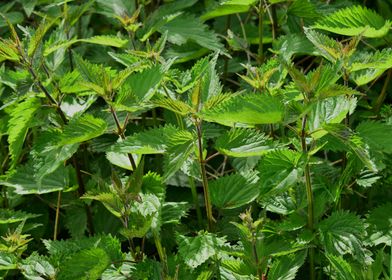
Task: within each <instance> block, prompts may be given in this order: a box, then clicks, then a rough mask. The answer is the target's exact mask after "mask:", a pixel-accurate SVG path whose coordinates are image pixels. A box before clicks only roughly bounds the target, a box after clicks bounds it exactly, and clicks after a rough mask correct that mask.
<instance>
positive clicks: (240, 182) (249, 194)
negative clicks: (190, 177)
mask: <svg viewBox="0 0 392 280" xmlns="http://www.w3.org/2000/svg"><path fill="white" fill-rule="evenodd" d="M257 181H258V176H257V174H256V173H255V172H248V173H245V174H238V173H236V174H230V175H227V176H224V177H220V178H218V179H216V180H213V181H210V182H209V191H210V195H211V202H212V204H213V205H215V206H217V207H219V208H221V209H233V208H237V207H241V206H243V205H246V204H248V203H250V202H252V201H253V200H255V199H256V198H257V197H258V196H259V192H260V189H259V187H258V186H257V184H256V183H257Z"/></svg>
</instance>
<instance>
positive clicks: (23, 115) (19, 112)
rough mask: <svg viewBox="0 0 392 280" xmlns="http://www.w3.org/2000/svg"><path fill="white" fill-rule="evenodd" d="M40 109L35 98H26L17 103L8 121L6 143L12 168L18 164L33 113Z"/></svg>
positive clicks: (38, 102)
mask: <svg viewBox="0 0 392 280" xmlns="http://www.w3.org/2000/svg"><path fill="white" fill-rule="evenodd" d="M39 107H40V101H39V99H37V98H28V99H26V100H24V101H23V102H21V103H19V104H18V105H17V106H16V107H15V108H14V109H13V110H12V111H11V118H10V119H9V121H8V131H7V133H8V143H9V150H10V155H11V160H12V167H15V165H16V164H17V163H18V159H19V157H20V155H21V153H22V147H23V143H24V140H25V138H26V134H27V131H28V129H29V126H30V123H31V121H32V118H33V116H34V114H35V112H36V111H37V110H38V109H39Z"/></svg>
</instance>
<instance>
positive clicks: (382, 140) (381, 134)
mask: <svg viewBox="0 0 392 280" xmlns="http://www.w3.org/2000/svg"><path fill="white" fill-rule="evenodd" d="M355 130H356V132H357V133H358V135H359V136H360V137H361V138H362V139H363V140H364V142H366V144H368V145H369V147H370V148H371V150H377V151H381V152H384V153H388V154H389V153H392V143H391V141H390V139H392V125H390V124H387V123H382V122H378V121H364V122H361V123H360V124H359V125H358V126H357V127H356V129H355Z"/></svg>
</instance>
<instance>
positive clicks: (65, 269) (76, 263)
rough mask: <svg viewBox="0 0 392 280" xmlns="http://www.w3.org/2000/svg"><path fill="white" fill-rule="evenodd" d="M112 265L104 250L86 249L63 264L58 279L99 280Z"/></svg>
mask: <svg viewBox="0 0 392 280" xmlns="http://www.w3.org/2000/svg"><path fill="white" fill-rule="evenodd" d="M110 263H111V261H110V258H109V256H108V255H107V253H106V252H105V251H104V250H103V249H101V248H91V249H85V250H82V251H80V252H79V253H76V254H74V255H73V256H72V257H71V258H70V259H69V260H67V261H65V262H64V263H62V265H61V267H60V271H59V273H58V275H57V279H59V280H71V279H72V280H73V279H86V280H87V279H98V278H100V276H101V274H102V273H103V272H104V270H105V269H106V268H107V267H108V266H109V265H110Z"/></svg>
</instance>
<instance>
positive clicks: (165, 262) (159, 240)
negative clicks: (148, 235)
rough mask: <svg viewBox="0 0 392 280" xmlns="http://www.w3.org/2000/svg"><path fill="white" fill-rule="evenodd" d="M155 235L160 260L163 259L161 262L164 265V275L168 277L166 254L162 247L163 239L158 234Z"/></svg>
mask: <svg viewBox="0 0 392 280" xmlns="http://www.w3.org/2000/svg"><path fill="white" fill-rule="evenodd" d="M153 235H154V242H155V247H156V248H157V251H158V255H159V258H160V259H161V262H162V264H163V273H164V275H165V276H166V275H167V274H168V272H169V268H168V265H167V257H166V252H165V249H164V248H163V247H162V243H161V238H160V237H159V235H158V234H157V233H153ZM164 279H165V278H164Z"/></svg>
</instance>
